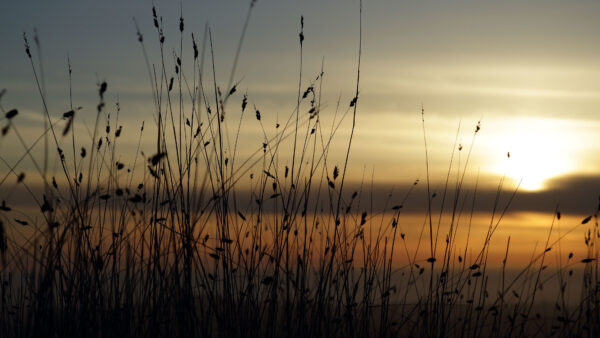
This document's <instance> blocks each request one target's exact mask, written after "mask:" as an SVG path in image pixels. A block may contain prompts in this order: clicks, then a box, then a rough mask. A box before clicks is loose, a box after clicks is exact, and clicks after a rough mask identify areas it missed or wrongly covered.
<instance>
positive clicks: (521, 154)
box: [0, 0, 600, 214]
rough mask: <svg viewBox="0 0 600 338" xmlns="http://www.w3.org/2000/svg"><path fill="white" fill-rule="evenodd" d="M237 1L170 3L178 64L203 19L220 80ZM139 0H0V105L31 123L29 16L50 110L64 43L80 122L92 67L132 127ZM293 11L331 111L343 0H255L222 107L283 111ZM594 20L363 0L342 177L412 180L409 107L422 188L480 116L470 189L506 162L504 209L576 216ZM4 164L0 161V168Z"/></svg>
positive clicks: (288, 106)
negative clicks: (231, 92)
mask: <svg viewBox="0 0 600 338" xmlns="http://www.w3.org/2000/svg"><path fill="white" fill-rule="evenodd" d="M155 4H156V7H157V10H158V12H159V15H160V16H162V17H163V20H164V25H165V35H166V36H167V42H166V45H167V48H168V51H167V54H168V55H169V56H170V55H172V52H173V51H178V50H179V32H178V29H177V27H178V24H179V11H180V9H179V5H178V3H177V5H174V4H175V2H170V1H155ZM248 4H249V1H183V2H182V9H183V16H184V18H185V27H186V28H185V31H184V57H183V60H184V70H185V69H186V68H185V67H186V66H185V61H186V57H187V59H188V60H189V59H190V57H191V38H190V33H191V32H194V34H195V36H196V38H197V40H201V39H202V37H203V35H204V27H205V25H207V24H208V26H209V27H210V28H211V31H212V35H213V40H214V52H215V58H216V62H215V63H216V64H215V66H216V72H217V80H218V82H219V83H221V86H223V87H225V86H226V82H227V79H228V77H229V72H230V70H231V65H232V63H233V54H234V51H235V49H236V46H237V41H238V39H239V36H240V33H241V31H242V27H243V23H244V20H245V16H246V12H247V9H248ZM151 8H152V2H151V1H139V0H136V1H114V0H111V1H91V0H85V1H30V0H23V1H10V2H5V3H3V4H2V5H1V10H0V45H1V46H2V48H1V52H0V89H3V88H5V89H6V90H7V92H6V94H5V95H4V97H2V99H1V100H0V105H1V106H2V108H3V109H4V110H5V111H6V110H8V109H11V108H18V109H19V110H20V112H21V115H20V116H19V118H20V120H19V121H18V122H19V126H20V128H22V130H23V132H27V133H29V134H28V135H31V137H32V138H33V137H34V136H37V135H39V127H40V126H41V122H40V121H42V120H41V101H40V99H39V95H38V94H37V91H36V87H35V82H34V80H33V75H32V72H31V68H30V65H29V63H28V62H29V61H28V59H27V58H26V55H25V52H24V47H23V32H26V33H27V34H28V36H29V38H30V40H31V41H32V40H33V35H34V33H33V30H34V28H36V29H37V32H38V35H39V38H40V41H41V44H42V58H43V64H44V72H45V83H46V90H47V92H48V96H49V97H50V100H49V108H50V111H51V114H54V116H56V117H57V118H58V117H60V116H61V114H62V113H63V112H64V111H66V110H68V107H69V103H68V77H67V55H69V56H70V59H71V63H72V68H73V97H74V104H75V106H82V107H83V109H82V111H81V113H80V114H79V116H81V119H82V120H80V122H81V123H82V124H85V123H87V124H91V123H93V118H94V116H95V115H94V112H95V105H96V104H97V87H98V83H100V82H101V81H104V80H106V81H107V82H108V87H109V91H108V93H107V100H108V105H109V106H110V107H111V109H112V110H113V111H114V104H115V102H116V100H117V98H118V99H119V102H120V105H121V110H122V113H121V114H122V115H121V117H120V118H121V120H122V121H123V122H122V124H123V125H124V127H125V128H127V127H129V128H130V129H131V130H132V131H135V130H138V129H139V125H140V123H141V121H142V120H145V121H146V123H150V124H151V123H152V116H151V115H150V114H151V113H150V112H151V111H152V103H151V102H152V97H151V94H150V92H149V88H150V85H149V81H148V76H147V73H146V67H145V64H144V61H143V54H142V51H141V48H140V46H139V44H138V43H137V40H136V32H135V27H134V24H133V21H132V18H135V19H136V20H137V22H138V24H139V26H140V29H141V31H142V33H143V34H144V38H145V42H146V46H147V48H148V50H149V53H150V58H151V62H154V63H156V62H159V59H158V44H157V43H156V33H155V31H154V28H153V26H152V17H151ZM301 15H303V16H304V24H305V27H304V36H305V42H304V50H303V53H304V54H303V84H302V87H303V88H305V87H307V86H308V85H309V83H310V82H309V81H311V79H314V78H315V77H316V76H317V75H318V74H319V72H320V68H321V63H322V62H323V64H324V71H325V76H324V81H323V87H322V93H323V98H322V102H323V113H322V114H323V115H324V116H325V115H326V114H328V116H332V114H334V112H335V107H336V104H337V102H338V98H339V100H340V102H341V103H340V107H342V109H341V111H343V110H344V109H346V107H347V105H348V102H350V100H351V99H352V97H353V95H354V93H353V92H354V88H355V85H356V82H355V81H356V67H357V57H358V36H359V6H358V1H341V0H335V1H317V0H311V1H275V0H259V1H258V2H257V4H256V6H255V8H254V10H253V12H252V16H251V19H250V23H249V26H248V30H247V34H246V38H245V40H244V44H243V48H242V52H241V56H240V61H239V65H238V68H237V71H236V74H235V81H236V82H237V81H240V84H239V86H238V91H239V93H238V96H236V97H235V98H234V99H233V100H234V101H235V102H234V103H230V104H231V106H232V107H233V106H235V107H236V109H237V107H239V102H241V96H242V93H244V92H247V93H248V98H249V101H250V104H251V105H255V106H256V107H257V108H259V109H260V110H261V112H262V113H263V115H264V116H265V121H270V122H273V123H274V122H275V121H276V120H282V119H284V118H287V117H288V116H289V115H290V114H291V113H292V111H293V109H294V108H295V105H296V95H297V90H298V67H299V44H298V33H299V29H300V16H301ZM599 17H600V2H597V1H574V2H565V1H546V0H545V1H396V0H394V1H392V0H385V1H383V0H378V1H369V0H365V1H363V40H362V41H363V46H362V47H363V49H362V52H363V54H362V64H361V80H360V96H359V105H358V116H357V129H356V135H355V140H354V143H353V148H352V152H351V164H352V168H353V170H352V171H351V172H350V173H349V175H350V178H351V180H353V181H359V180H361V177H362V176H363V175H366V176H367V177H369V179H370V177H371V173H373V172H374V174H373V175H374V177H375V182H377V183H378V184H380V185H381V186H386V185H389V184H392V185H395V186H397V187H398V189H400V190H401V189H403V187H407V186H409V185H410V184H411V183H412V182H413V181H414V180H415V179H420V180H421V181H423V180H424V179H425V177H426V176H425V175H426V172H425V152H424V145H423V131H422V125H421V107H422V106H423V107H424V110H425V123H426V133H427V141H428V147H429V157H430V166H431V167H430V169H431V173H430V174H431V180H432V182H434V185H436V187H437V189H438V190H439V189H440V188H439V187H440V186H441V183H442V182H443V181H444V179H445V177H446V172H447V170H448V165H449V160H450V156H451V154H452V152H453V145H454V142H455V137H456V135H457V132H458V139H457V143H458V144H460V145H462V146H463V150H462V151H461V152H460V161H462V162H460V163H461V165H464V161H465V158H466V152H467V151H468V149H469V148H470V146H471V144H472V142H473V137H472V136H473V131H474V130H475V126H476V125H477V123H478V121H481V131H480V132H479V133H478V134H477V136H476V138H475V139H474V145H473V153H472V156H471V159H470V162H469V170H468V172H467V177H466V178H465V180H466V182H467V183H468V184H469V185H470V186H472V185H473V184H474V182H475V180H476V177H477V173H478V172H479V175H480V178H479V179H480V188H481V189H482V194H483V195H485V194H489V195H490V196H491V194H493V192H494V191H495V188H496V185H497V184H498V182H499V180H500V177H502V175H506V176H507V178H508V181H507V182H508V183H507V184H506V185H505V186H506V188H507V189H508V190H510V189H513V188H514V187H515V186H516V184H517V183H518V182H519V181H520V180H521V179H522V184H521V192H522V194H521V195H520V196H521V197H520V198H521V200H517V201H520V202H519V203H520V204H519V203H515V204H516V205H515V209H516V210H520V211H533V212H548V211H550V212H551V211H552V210H554V208H555V206H556V204H560V205H561V206H563V207H562V208H563V209H564V210H565V212H572V213H574V214H589V213H592V212H593V211H594V209H595V207H596V205H597V196H598V194H599V193H600V174H599V173H600V157H599V156H598V154H600V137H599V136H598V135H599V134H598V132H599V131H600V43H598V42H599V40H598V33H599V32H600V24H599V23H598V18H599ZM32 43H33V42H32ZM36 58H37V54H36V55H35V56H34V59H35V60H37V59H36ZM171 61H172V60H169V62H171ZM188 65H189V63H188ZM323 119H324V120H327V118H326V117H323ZM348 122H349V119H348V120H345V122H344V124H343V127H342V129H341V130H340V132H339V136H340V137H341V138H342V139H344V138H345V137H347V136H348V132H349V123H348ZM0 123H1V124H2V125H4V124H5V121H4V120H1V121H0ZM250 125H252V124H250ZM36 128H37V129H36ZM253 128H256V129H253ZM459 128H460V129H459ZM242 134H244V135H247V136H248V137H252V136H253V135H255V136H258V138H257V141H256V145H259V144H260V142H261V134H260V132H259V129H258V127H257V126H254V127H249V128H247V129H244V130H243V131H242ZM124 140H125V141H124V142H125V144H124V145H123V149H130V148H132V147H134V146H135V145H136V142H137V135H135V133H133V132H132V133H130V134H128V135H126V137H125V138H124ZM148 142H149V143H148V144H150V142H151V141H148ZM344 142H345V141H344ZM9 143H10V142H9V141H8V139H7V140H5V141H0V153H1V154H2V156H3V158H5V159H6V160H7V161H8V162H9V163H14V162H15V161H16V159H17V158H18V157H19V156H20V155H21V154H22V153H23V149H22V148H20V147H18V146H14V147H13V146H12V144H9ZM340 144H344V143H343V142H342V143H340ZM458 144H457V146H456V147H458ZM248 149H250V148H248ZM340 149H343V147H341V148H340ZM455 150H456V149H455ZM248 151H249V150H248ZM509 152H510V158H509V156H508V153H509ZM455 156H456V157H455V159H454V161H456V162H455V163H459V162H458V161H459V157H458V156H459V155H458V153H456V154H455ZM341 159H342V157H339V158H338V163H340V161H341ZM22 170H31V164H26V163H24V164H23V166H22ZM6 172H7V167H6V166H5V165H4V164H2V165H1V166H0V173H2V174H3V175H2V176H4V174H5V173H6ZM365 173H366V174H365ZM490 199H492V197H490Z"/></svg>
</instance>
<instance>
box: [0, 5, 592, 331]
mask: <svg viewBox="0 0 600 338" xmlns="http://www.w3.org/2000/svg"><path fill="white" fill-rule="evenodd" d="M254 3H255V2H254V1H252V2H251V3H250V7H249V9H248V13H247V17H246V21H245V24H244V28H243V31H242V34H241V38H240V40H239V43H238V47H237V51H236V54H235V57H234V63H233V66H232V68H231V72H230V76H229V81H228V84H227V87H225V90H224V91H222V88H220V87H219V86H218V84H217V80H216V75H215V72H216V71H215V55H214V52H213V41H212V34H211V32H210V29H208V28H207V30H206V33H205V36H204V38H203V39H202V42H201V43H200V42H199V41H197V40H196V37H195V36H194V35H191V38H192V40H191V42H192V43H191V49H190V48H189V47H190V46H188V47H187V48H186V49H185V50H191V51H192V54H191V57H190V55H188V54H186V52H184V41H186V39H185V38H184V32H185V26H184V19H183V17H181V18H180V21H179V27H178V28H179V46H178V47H179V50H178V51H177V52H173V55H172V59H171V56H169V55H168V52H166V49H167V47H166V46H165V41H166V36H165V34H166V33H165V31H166V28H165V27H163V24H162V19H161V18H160V16H159V15H158V13H157V11H156V9H155V8H154V7H153V8H152V20H153V23H154V27H155V30H156V40H157V45H158V49H159V53H160V59H159V62H158V63H157V64H154V63H151V62H150V56H149V53H148V52H147V50H146V48H147V47H146V40H145V37H144V35H143V34H142V32H141V31H140V30H139V29H138V30H137V37H138V42H139V43H140V46H141V50H142V51H143V56H144V62H145V64H146V67H147V71H148V77H149V82H150V85H151V90H152V97H153V107H154V112H153V118H154V121H155V126H154V130H155V133H156V134H155V135H152V137H153V138H154V140H155V144H154V145H153V151H152V153H151V155H147V154H145V153H144V152H143V151H141V139H142V134H143V133H144V131H145V126H144V123H142V124H141V126H140V129H139V141H138V145H137V151H136V152H135V154H133V155H132V156H125V155H123V156H121V154H119V152H118V147H117V145H118V144H119V141H120V138H121V135H122V133H124V132H128V130H127V129H129V128H128V127H124V126H122V125H120V124H119V113H120V109H119V108H118V102H117V109H116V112H115V113H114V114H112V113H110V112H109V109H108V108H107V107H106V105H107V102H106V99H105V94H106V93H107V92H108V91H109V90H110V86H109V84H108V83H107V82H105V81H102V82H100V83H99V85H98V103H97V106H96V117H95V123H94V125H93V126H91V128H90V129H89V133H90V136H91V137H90V139H89V140H87V141H84V140H82V139H80V138H79V137H76V136H75V128H77V126H78V125H77V124H76V123H75V122H76V119H77V115H78V111H79V110H80V109H79V108H76V107H74V105H73V101H72V98H71V97H70V110H68V111H67V112H64V113H62V115H56V114H55V113H54V112H51V111H50V110H49V109H48V107H47V104H46V101H47V95H46V93H45V90H44V86H43V79H42V78H41V74H40V71H41V70H40V67H41V61H39V62H37V64H36V61H35V60H34V58H35V52H36V51H37V52H38V54H39V43H38V42H37V37H36V38H35V39H34V40H35V45H34V48H32V47H31V46H30V44H29V40H28V38H27V37H26V36H24V39H25V40H24V42H25V51H26V56H27V58H28V59H29V60H30V61H31V69H32V71H33V75H34V79H35V83H36V86H37V88H38V90H39V95H40V98H41V100H42V103H43V114H44V120H45V132H44V133H42V134H41V135H39V137H37V138H36V139H35V140H31V139H26V138H25V137H24V135H22V134H21V133H20V132H19V128H18V127H19V124H18V123H19V117H20V116H19V111H18V110H17V109H10V110H5V109H4V107H1V106H0V108H1V109H2V112H3V114H4V117H3V120H2V123H3V129H2V134H3V138H4V137H7V135H8V134H9V133H14V134H15V136H16V138H17V139H18V142H19V143H20V146H23V147H24V149H25V151H24V153H23V154H22V156H21V158H20V159H19V160H18V161H17V163H16V164H12V165H11V164H9V163H8V162H7V161H6V160H5V159H4V158H2V157H0V158H1V159H2V161H3V162H4V163H5V164H6V166H7V167H8V168H10V170H9V171H8V172H7V173H6V174H5V175H3V177H2V180H1V181H0V187H2V188H3V190H4V189H8V186H9V185H10V183H9V182H14V181H12V178H16V182H15V183H14V186H15V187H17V186H19V187H24V189H25V190H26V191H28V193H29V194H30V197H31V198H32V199H33V200H34V201H35V203H36V206H35V208H30V207H29V208H28V207H23V208H24V209H23V211H19V210H18V209H17V207H15V206H13V203H12V202H11V200H10V199H9V200H3V201H2V205H1V206H0V253H1V259H2V271H1V273H0V278H1V286H0V288H1V293H2V300H1V304H0V306H1V311H0V333H1V336H2V337H31V336H34V337H38V336H45V337H48V336H57V337H58V336H60V337H70V336H73V337H81V336H106V337H118V336H141V337H147V336H185V337H188V336H220V337H248V336H251V337H283V336H286V337H305V336H310V337H366V336H373V337H376V336H377V337H393V336H417V335H420V336H431V337H434V336H461V337H463V336H465V337H469V336H473V337H477V336H524V335H527V336H530V335H540V336H548V335H559V336H596V335H598V334H600V325H599V324H598V323H600V312H599V311H598V306H599V305H600V298H599V297H598V289H597V288H598V285H600V284H599V282H600V280H599V276H600V273H599V272H600V270H599V266H598V261H597V258H598V251H597V249H596V247H597V241H598V238H599V236H600V233H599V232H598V215H597V212H596V214H594V215H593V216H590V217H587V218H585V219H584V220H583V221H582V222H581V224H574V225H573V227H571V228H569V229H568V230H567V231H563V232H560V229H558V230H554V229H555V227H557V228H558V224H559V222H560V219H561V214H560V211H559V210H558V209H557V210H556V213H555V219H554V220H553V222H552V226H551V227H550V232H549V234H548V236H547V239H546V240H545V243H544V245H543V247H542V248H541V249H540V250H538V253H536V254H535V255H534V256H532V258H531V260H530V262H529V264H527V265H526V266H525V267H524V268H523V269H520V270H515V269H511V267H510V266H509V265H508V264H509V263H508V261H509V251H510V237H509V239H508V241H507V243H506V249H505V255H504V260H503V264H502V266H501V267H500V268H499V269H493V268H492V267H491V266H488V263H489V255H490V246H491V239H492V236H493V235H494V233H495V232H496V230H497V229H498V227H499V225H500V223H501V220H502V218H503V217H504V216H505V214H506V213H507V211H508V208H509V206H510V204H511V203H512V200H513V198H514V196H515V194H516V192H517V191H516V190H514V191H509V196H510V197H509V200H508V201H507V202H506V203H504V204H502V203H500V202H501V201H500V196H501V193H502V192H504V191H505V190H506V189H505V188H504V186H503V181H501V182H500V183H499V185H498V193H497V199H496V202H495V204H494V206H493V209H492V210H491V211H490V215H491V216H490V222H489V228H488V229H487V233H486V235H485V238H483V239H482V241H481V245H480V246H476V245H475V244H471V242H472V238H470V234H471V223H472V220H473V215H474V210H475V203H476V201H477V187H475V189H474V190H473V191H468V190H467V189H466V188H465V187H464V185H463V182H464V180H465V177H466V175H467V173H468V172H469V171H468V163H469V158H470V154H471V150H472V147H473V144H474V143H475V142H474V140H475V138H476V137H477V134H478V133H479V131H480V128H481V125H480V124H479V123H477V125H476V126H475V128H474V131H473V142H472V143H471V146H470V147H469V149H465V152H467V157H466V162H465V163H463V164H462V166H461V165H460V164H456V163H453V161H452V160H451V161H450V165H449V169H448V174H447V176H446V178H445V185H444V189H443V192H441V193H440V196H436V193H432V190H431V188H430V177H429V173H428V174H427V177H426V180H425V182H424V183H425V184H426V185H427V211H426V221H425V223H424V225H423V227H422V229H421V233H420V236H418V237H415V238H412V237H410V236H409V235H407V234H406V233H405V232H404V231H403V230H402V223H401V222H402V220H401V218H400V217H401V215H402V212H403V210H404V209H403V207H404V204H405V203H406V202H407V201H409V200H410V198H411V194H412V191H413V188H414V187H415V186H417V185H418V184H422V183H421V182H418V181H415V182H414V184H413V185H412V186H411V188H410V189H409V190H408V191H407V192H406V194H405V195H404V196H403V197H402V198H401V201H402V202H401V203H400V204H395V205H394V204H393V202H392V200H391V199H388V201H387V202H386V203H384V204H383V205H374V202H373V198H372V197H370V196H372V190H371V191H369V188H368V183H365V182H363V183H362V184H360V185H354V186H353V185H351V184H350V183H349V182H347V178H346V173H347V169H348V166H349V163H350V162H349V158H350V154H351V148H352V140H353V135H354V130H355V128H356V127H357V126H356V115H357V113H359V112H358V105H359V102H360V101H359V89H360V70H361V68H360V58H361V52H362V41H361V40H362V36H361V35H362V33H360V34H359V37H358V41H359V47H358V51H357V57H358V63H357V72H356V91H355V92H354V95H353V98H352V99H351V100H350V102H346V103H338V107H337V108H336V109H335V115H334V117H333V120H332V121H333V122H332V124H331V126H326V125H324V124H323V123H322V120H321V116H322V114H326V112H325V111H324V110H323V111H322V105H321V86H322V79H323V76H324V74H325V73H324V71H323V69H321V72H320V73H319V74H318V75H317V76H315V77H314V78H313V79H310V80H309V84H308V86H307V85H306V84H305V82H306V81H305V80H303V77H304V74H303V70H302V53H303V49H302V47H303V41H304V39H305V36H304V30H303V29H304V20H303V18H301V19H300V32H299V55H300V65H299V73H298V75H299V80H298V92H297V101H296V105H295V109H294V110H293V112H292V113H291V114H290V115H289V117H288V118H287V120H285V121H282V122H281V124H280V123H279V122H278V123H277V124H276V125H275V126H269V125H267V124H266V122H265V121H264V119H263V118H262V115H261V112H260V110H259V109H258V108H257V107H251V104H250V103H249V102H250V100H251V98H249V97H248V95H247V94H240V93H239V91H238V85H239V83H236V82H235V79H236V76H235V75H236V74H235V73H236V68H237V62H238V59H239V56H240V50H241V48H242V45H243V40H244V36H245V32H246V28H247V26H248V22H249V20H250V17H251V13H252V9H253V7H254ZM361 12H362V8H361ZM361 17H362V13H361ZM361 21H362V19H360V20H359V23H358V24H359V26H361V25H362V22H361ZM136 27H137V24H136ZM361 29H362V28H361ZM184 67H188V68H189V67H191V69H192V72H191V74H190V73H187V74H186V73H185V72H184V70H183V69H184ZM209 79H212V81H210V80H209ZM71 86H72V85H71V69H70V65H69V87H70V88H71ZM2 94H4V92H2ZM0 98H1V96H0ZM232 110H235V111H236V114H237V113H239V116H240V117H239V120H237V121H235V120H230V118H229V115H230V114H228V112H230V111H232ZM421 114H422V123H423V137H424V143H425V153H426V160H427V164H426V169H427V172H428V170H429V164H428V160H429V158H428V153H427V136H426V127H425V111H424V110H422V112H421ZM111 115H112V117H111ZM232 115H233V116H235V114H232ZM248 115H249V116H250V118H251V119H253V121H248ZM350 119H351V129H350V134H349V138H348V140H346V141H345V142H347V143H345V153H344V154H343V156H342V157H343V159H344V161H343V164H342V165H340V166H338V165H336V164H332V163H331V162H332V161H331V160H329V161H328V159H330V158H331V157H330V152H331V149H332V144H333V142H334V140H335V139H336V138H338V137H339V136H338V135H337V133H338V130H339V128H340V126H341V125H342V122H343V121H345V120H350ZM104 121H105V122H106V124H105V125H103V122H104ZM273 127H274V128H273ZM246 128H257V129H258V130H259V131H260V133H261V134H262V136H263V137H262V139H261V140H258V141H256V147H255V151H254V152H252V153H250V154H249V155H248V156H244V155H241V154H240V152H239V149H238V148H239V147H240V144H239V142H241V140H240V135H241V131H242V130H244V129H246ZM146 129H148V128H147V126H146ZM232 131H233V132H232ZM146 132H147V130H146ZM32 141H33V142H32ZM28 142H30V143H28ZM40 142H43V143H44V149H45V151H44V153H43V157H42V158H38V157H36V155H35V154H34V152H33V151H32V149H34V147H35V146H36V145H37V144H38V143H40ZM453 149H455V150H453V153H452V159H454V158H455V156H457V154H458V153H459V152H461V151H463V148H462V145H461V146H458V147H457V146H456V144H455V145H454V147H453ZM53 158H56V159H57V161H58V163H59V165H60V168H59V172H60V175H56V174H54V173H52V172H51V170H49V163H50V162H51V160H52V159H53ZM24 159H28V160H30V161H31V162H32V163H33V164H34V167H35V171H36V173H37V175H38V176H39V182H41V183H40V184H39V186H40V187H38V188H37V190H36V186H34V183H32V184H31V185H30V184H29V183H28V180H29V177H27V178H26V177H25V174H24V173H19V172H17V171H16V170H17V168H18V165H19V164H20V163H21V161H23V160H24ZM453 170H457V173H458V174H457V175H456V180H454V178H453V177H454V176H453V175H451V173H452V172H453ZM9 178H11V180H10V181H9ZM34 181H35V180H34ZM355 187H358V188H357V189H356V190H354V188H355ZM13 189H14V188H13ZM4 191H8V190H4ZM370 194H371V195H370ZM7 195H8V196H10V194H7ZM434 199H437V200H440V199H441V202H440V203H441V204H440V205H439V213H438V210H436V209H435V208H437V205H436V204H434V202H433V200H434ZM33 209H35V210H33ZM442 214H450V215H451V220H450V222H449V224H442ZM461 218H462V219H463V221H462V222H461V221H460V219H461ZM464 219H467V220H468V221H467V222H466V223H467V224H468V225H467V226H466V227H465V226H464V225H463V223H464ZM459 225H460V226H459ZM582 225H583V226H588V227H589V230H588V232H587V235H586V238H585V245H586V256H585V257H586V258H585V259H583V260H575V259H574V258H573V257H574V255H573V253H569V254H563V253H562V252H561V251H560V250H561V248H560V239H562V238H564V236H566V234H567V233H569V232H571V231H573V229H576V228H577V227H580V226H582ZM553 231H558V236H557V238H558V239H557V240H552V238H553V237H552V236H551V235H552V234H553ZM459 233H460V235H459ZM465 233H466V235H465ZM459 236H466V244H465V245H464V247H461V246H459V244H457V238H458V237H459ZM421 246H423V247H428V255H427V256H426V257H421V256H422V255H419V254H418V252H419V248H420V247H421ZM414 247H416V248H417V249H416V250H414V252H413V249H414ZM426 251H427V250H426ZM472 252H474V253H475V254H470V253H472ZM551 252H559V256H560V259H559V260H558V261H557V264H556V267H555V268H554V269H552V271H550V270H551V269H549V268H548V262H547V260H549V257H548V256H549V255H550V253H551ZM399 256H403V257H404V259H405V261H406V262H407V264H405V265H402V266H399V263H398V257H399ZM562 256H565V257H562ZM548 285H550V286H551V287H554V291H553V292H554V293H555V294H556V296H555V297H554V303H553V304H552V306H551V308H550V309H548V308H547V306H546V305H545V303H543V302H541V301H540V297H541V296H540V293H541V292H542V290H543V289H544V288H546V289H547V288H549V286H548ZM573 294H576V295H573Z"/></svg>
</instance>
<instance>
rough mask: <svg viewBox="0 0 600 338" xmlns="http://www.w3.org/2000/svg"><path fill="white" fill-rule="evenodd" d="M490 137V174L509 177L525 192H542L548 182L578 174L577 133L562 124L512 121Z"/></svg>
mask: <svg viewBox="0 0 600 338" xmlns="http://www.w3.org/2000/svg"><path fill="white" fill-rule="evenodd" d="M490 134H491V135H490V138H489V140H488V142H485V148H486V152H489V153H488V154H489V155H492V156H491V158H489V160H490V163H492V165H491V166H490V168H488V170H489V171H491V172H493V173H495V174H499V175H506V177H507V178H509V179H510V180H511V181H512V182H513V184H519V188H520V189H522V190H527V191H539V190H543V189H544V188H546V184H547V182H548V181H549V180H551V179H553V178H556V177H559V176H561V175H565V174H567V173H570V172H573V171H576V170H577V165H576V158H575V156H574V152H573V149H575V148H577V146H576V145H577V133H576V132H574V131H573V130H572V128H569V127H568V124H565V123H562V121H561V120H558V119H548V118H518V119H516V120H515V119H511V120H510V121H503V122H500V125H499V126H498V128H492V131H491V132H490Z"/></svg>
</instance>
